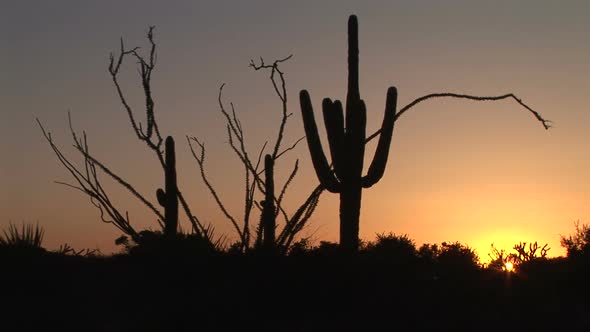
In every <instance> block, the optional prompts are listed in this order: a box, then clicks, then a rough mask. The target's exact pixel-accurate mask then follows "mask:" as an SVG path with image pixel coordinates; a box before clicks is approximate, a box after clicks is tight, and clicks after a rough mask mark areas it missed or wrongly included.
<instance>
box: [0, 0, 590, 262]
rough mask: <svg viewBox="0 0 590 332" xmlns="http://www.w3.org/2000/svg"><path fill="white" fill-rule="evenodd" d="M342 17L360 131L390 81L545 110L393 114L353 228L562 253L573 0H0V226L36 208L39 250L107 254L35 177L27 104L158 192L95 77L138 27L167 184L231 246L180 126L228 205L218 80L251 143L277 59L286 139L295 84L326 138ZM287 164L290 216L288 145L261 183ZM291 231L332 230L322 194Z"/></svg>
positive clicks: (583, 67) (130, 67) (574, 155)
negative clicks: (380, 164)
mask: <svg viewBox="0 0 590 332" xmlns="http://www.w3.org/2000/svg"><path fill="white" fill-rule="evenodd" d="M350 14H356V15H357V16H358V18H359V30H360V32H359V39H360V80H361V95H362V97H363V98H364V100H365V102H366V104H367V109H368V124H367V131H368V132H371V133H372V132H374V131H375V130H376V129H377V128H378V126H379V125H380V123H381V120H382V116H383V109H384V103H385V93H386V90H387V88H388V87H389V86H392V85H393V86H396V87H397V88H398V91H399V102H398V105H400V106H403V105H406V104H408V103H409V102H411V101H412V100H414V99H415V98H417V97H420V96H422V95H425V94H429V93H434V92H458V93H468V94H474V95H501V94H505V93H509V92H513V93H515V94H516V95H517V96H518V97H520V98H521V99H522V100H523V101H524V102H525V103H527V104H528V105H529V106H531V107H532V108H533V109H535V110H536V111H538V112H540V113H541V114H542V115H543V116H545V117H546V118H548V119H550V120H552V121H553V122H554V128H552V129H550V130H549V131H546V130H544V129H543V127H542V126H541V124H540V123H539V122H537V121H536V120H535V119H534V117H533V116H532V115H531V114H530V113H528V112H526V110H524V109H522V108H521V107H520V106H519V105H518V104H516V103H515V102H513V101H508V100H506V101H500V102H485V103H475V102H469V101H463V100H435V101H431V102H426V103H423V104H420V106H418V107H416V108H414V109H412V110H411V111H410V112H408V113H407V114H405V115H404V116H403V117H402V118H401V119H400V121H399V122H397V123H396V128H395V131H394V134H393V142H392V146H391V151H390V157H389V162H388V165H387V169H386V172H385V175H384V177H383V179H382V180H381V181H380V182H379V183H377V184H376V185H375V186H374V187H372V188H370V189H368V190H365V191H364V193H363V195H364V197H363V206H362V212H361V224H360V228H361V237H362V238H363V239H365V240H372V239H374V237H375V234H376V233H383V232H385V233H389V232H394V233H397V234H403V233H407V234H408V235H409V236H410V237H411V238H413V239H415V240H416V242H417V244H418V245H419V244H421V243H424V242H428V243H440V242H443V241H461V242H462V243H466V244H469V245H470V246H472V247H475V248H476V249H477V251H478V253H479V255H480V257H481V258H482V259H483V260H485V259H486V258H487V253H488V250H489V247H490V244H491V243H492V242H494V243H495V245H496V246H497V247H499V248H505V249H509V248H511V247H512V246H513V245H514V244H515V243H517V242H519V241H527V242H528V241H538V242H540V243H548V244H549V246H550V247H551V248H552V249H551V250H550V251H549V254H550V255H563V254H564V250H563V249H562V248H560V246H559V235H560V234H569V233H571V232H572V231H573V229H574V227H573V223H574V221H576V220H580V221H581V222H586V223H589V222H590V181H589V179H590V130H588V128H589V126H590V112H589V111H588V105H589V103H588V100H589V98H590V43H589V42H588V36H590V21H589V20H588V17H590V2H588V1H574V0H571V1H561V2H558V1H549V0H526V1H524V0H523V1H504V0H498V1H472V0H465V1H455V0H452V1H438V0H436V1H435V0H432V1H409V0H408V1H363V2H361V1H348V0H346V1H344V0H330V1H321V2H320V1H307V0H299V1H276V0H274V1H259V0H256V1H222V0H216V1H131V0H130V1H111V0H108V1H106V0H105V1H84V2H82V1H74V0H72V1H62V0H56V1H25V0H19V1H3V2H2V3H1V4H0V41H1V44H2V46H1V51H0V100H1V101H2V103H1V104H0V114H1V115H2V116H1V118H0V151H1V152H2V157H1V159H0V228H6V227H7V225H8V223H9V222H13V223H17V224H18V223H21V222H28V223H35V222H39V224H40V225H42V226H43V227H44V228H45V232H46V236H45V246H46V247H48V248H56V247H58V246H59V245H60V244H63V243H68V244H70V245H71V246H73V247H75V248H100V249H101V250H102V251H103V252H105V253H110V252H113V251H116V250H118V248H117V247H115V245H114V240H115V238H117V237H118V236H119V235H120V232H119V231H118V230H117V229H116V228H115V227H113V226H112V225H108V224H104V223H102V222H101V221H100V218H99V214H98V211H97V210H96V209H95V208H94V207H93V206H92V205H91V204H90V202H89V200H88V198H87V197H85V196H83V195H82V194H81V193H80V192H77V191H75V190H72V189H70V188H67V187H65V186H62V185H58V184H55V183H54V182H53V181H56V180H57V181H71V180H72V179H71V178H70V176H69V174H68V173H67V172H66V171H65V169H64V168H63V167H62V166H61V164H59V162H58V160H57V158H56V157H55V155H54V154H53V152H52V151H51V149H50V147H49V145H48V144H47V142H45V140H44V139H43V136H42V134H41V131H40V130H39V128H38V126H37V124H36V122H35V118H36V117H38V118H39V119H40V120H41V121H42V122H43V124H44V125H45V126H46V128H47V129H49V130H50V131H51V132H52V134H53V137H54V139H55V141H56V143H57V144H58V145H60V146H61V147H62V148H63V151H64V152H65V153H66V154H67V155H68V156H70V157H72V158H73V159H74V160H77V161H81V160H80V159H79V158H78V156H77V155H76V153H75V151H74V150H73V149H72V147H71V145H72V141H71V137H70V136H69V132H68V128H67V112H68V111H70V112H71V114H72V118H73V121H74V125H75V127H76V128H77V129H78V130H79V131H81V130H86V131H87V133H88V137H89V143H90V147H91V150H92V152H93V153H94V154H95V156H96V157H97V158H99V159H100V160H102V161H104V162H105V164H107V165H109V167H110V168H111V169H113V170H115V171H116V172H117V173H118V174H120V175H121V176H123V177H125V178H126V179H128V180H129V182H131V183H132V184H134V185H135V186H136V187H137V189H138V190H140V191H142V192H143V193H145V195H146V196H147V197H149V198H150V199H152V200H153V201H154V202H155V201H156V199H155V190H156V189H157V188H159V187H161V186H163V175H162V173H161V171H160V169H159V168H158V167H159V166H158V164H157V160H156V159H155V158H154V156H153V155H152V154H151V153H150V152H149V151H148V150H147V149H146V147H145V146H144V144H143V143H141V142H139V141H138V140H137V138H136V137H135V136H134V133H133V132H132V131H131V127H130V125H129V122H128V119H127V117H126V114H125V113H124V110H123V108H122V106H121V104H120V103H119V100H118V98H117V95H116V91H115V88H114V86H113V84H112V81H111V78H110V75H109V73H108V71H107V66H108V55H109V53H110V52H113V51H118V48H119V38H120V37H121V36H122V37H123V38H124V40H125V42H126V45H128V46H130V47H131V46H142V47H143V49H142V50H143V51H145V50H146V49H147V48H148V46H149V45H148V43H147V40H146V39H145V33H146V32H147V29H148V27H149V26H150V25H154V26H156V29H155V39H156V42H157V44H158V62H157V69H156V70H155V71H154V73H153V78H152V79H153V88H154V99H155V102H156V117H157V119H158V121H159V124H160V129H161V130H162V132H163V134H165V135H168V134H170V135H173V136H174V137H175V138H176V141H177V154H178V159H179V161H178V163H179V164H178V173H179V181H180V183H181V186H182V188H181V189H182V190H183V192H184V193H185V195H186V197H187V198H188V200H189V203H190V204H191V206H192V209H193V212H195V214H196V215H197V216H198V217H199V218H200V219H202V220H204V221H206V222H211V223H212V224H213V225H214V226H215V229H216V234H219V235H221V234H225V235H227V236H228V237H229V238H230V239H233V240H235V239H236V236H235V233H233V230H232V229H231V227H230V224H229V222H228V221H227V220H226V219H225V218H224V217H223V215H222V214H221V212H220V210H219V209H218V208H217V207H216V206H215V204H214V201H213V199H212V198H211V196H210V195H209V194H208V192H207V191H206V189H205V186H204V185H203V183H202V181H201V179H200V177H199V176H198V168H197V166H196V163H195V162H194V160H193V159H192V156H191V155H190V151H189V149H188V146H187V144H186V140H185V139H184V137H185V135H191V136H197V137H199V138H200V139H202V140H203V141H205V142H206V146H207V151H208V155H207V163H208V164H207V166H208V174H209V176H210V180H211V181H212V182H213V184H214V185H215V186H216V187H217V188H218V191H219V194H220V195H221V196H222V198H223V200H224V201H225V202H226V204H227V205H228V207H229V209H230V210H231V211H232V213H233V214H235V215H236V216H240V215H241V213H242V212H241V211H242V208H243V200H242V195H243V194H242V190H243V174H242V167H241V166H240V164H239V162H238V160H237V158H236V157H235V156H234V155H233V153H232V151H231V150H230V148H229V146H228V145H227V137H226V132H225V125H224V121H223V117H222V115H221V113H220V112H219V108H218V106H217V94H218V91H219V86H220V85H221V84H222V83H226V84H227V85H226V87H225V89H224V96H225V100H226V101H227V102H230V101H232V102H234V104H235V105H236V107H237V111H238V113H239V116H240V117H241V121H242V123H243V125H244V127H245V132H246V135H247V143H248V144H249V147H250V151H251V153H252V154H257V151H258V150H259V149H260V147H261V146H262V144H263V143H264V141H266V140H272V139H273V138H274V135H275V133H276V130H277V129H276V128H277V125H278V122H277V121H278V120H279V118H280V103H279V100H278V99H277V98H276V96H275V95H274V91H273V89H272V85H271V84H270V81H269V79H268V75H267V73H263V72H255V71H253V70H252V69H251V68H249V67H248V64H249V62H250V59H258V58H259V57H261V56H262V57H263V58H264V59H265V60H266V61H267V62H270V61H272V60H274V59H278V58H283V57H285V56H287V55H290V54H293V58H292V59H291V60H289V61H288V62H286V63H284V64H283V65H282V69H283V70H284V72H285V73H286V79H287V89H288V93H289V109H290V112H292V113H293V116H292V117H291V118H290V119H289V123H288V128H287V142H288V143H291V142H293V141H295V140H296V139H297V138H299V137H302V136H303V126H302V122H301V115H300V109H299V103H298V93H299V91H300V90H301V89H307V90H309V91H310V94H311V97H312V101H313V102H314V106H315V110H316V119H317V120H318V125H319V127H320V128H321V130H322V133H321V136H322V138H325V132H324V131H323V128H324V126H323V121H322V120H321V115H320V113H319V110H320V105H321V100H322V98H324V97H331V98H338V99H344V97H345V95H346V46H347V45H346V22H347V18H348V15H350ZM124 66H125V67H124V75H123V77H122V83H123V88H124V89H125V91H128V93H129V100H130V102H131V103H132V104H133V105H134V106H135V108H136V110H137V113H136V115H137V117H138V118H139V119H141V121H142V122H144V121H145V115H144V114H143V113H142V112H141V110H142V99H141V90H140V89H141V86H140V82H139V80H138V75H137V70H136V65H135V64H134V63H133V62H132V61H128V62H126V63H125V64H124ZM325 142H326V141H325V140H324V143H325ZM373 147H374V146H371V148H369V149H368V151H367V155H368V156H369V157H371V158H372V152H373V149H372V148H373ZM324 148H325V149H327V145H326V144H325V145H324ZM297 158H298V159H299V160H300V172H299V174H298V176H297V178H296V180H295V184H294V185H292V187H291V190H290V191H289V193H288V196H287V198H286V201H287V206H288V208H289V209H290V210H291V211H293V209H294V208H295V207H296V206H297V205H298V203H300V202H301V201H302V200H303V199H304V197H305V196H306V194H308V193H309V191H310V190H311V189H312V188H313V187H314V186H315V185H316V184H317V179H316V176H315V172H314V171H313V167H312V165H311V160H310V158H309V156H308V151H307V146H306V145H305V143H304V142H302V144H300V145H299V146H298V147H297V149H295V150H294V151H292V152H291V153H290V154H289V155H288V156H287V157H286V158H284V159H283V158H282V159H281V160H280V161H279V162H278V165H277V168H278V171H277V172H278V174H279V179H278V181H279V183H282V182H283V181H284V180H285V177H286V175H287V173H288V171H290V169H291V168H292V167H293V163H294V162H295V159H297ZM366 164H367V163H366ZM105 182H107V181H106V178H105ZM109 188H110V189H111V190H112V198H113V199H114V200H115V201H116V204H117V205H118V206H119V207H121V209H122V210H128V211H129V214H130V217H131V222H132V224H133V225H134V226H136V228H137V229H144V228H150V227H151V228H153V229H156V228H157V227H158V225H157V222H156V221H155V217H154V216H153V215H152V214H150V212H149V211H148V210H146V209H145V208H143V207H142V206H141V205H140V204H139V203H137V202H136V201H134V199H133V198H132V197H130V196H129V195H128V194H127V193H126V192H124V191H121V190H119V189H118V188H117V187H116V186H109ZM183 227H184V228H188V223H186V221H185V220H183ZM302 234H303V235H306V236H309V235H311V236H312V238H313V239H314V240H315V241H316V242H319V241H320V240H330V241H337V239H338V196H337V195H334V194H330V193H325V194H324V195H323V196H322V198H321V201H320V205H319V207H318V209H317V211H316V213H315V215H314V216H313V217H312V220H311V222H310V223H309V226H308V228H307V229H306V230H304V231H303V233H302Z"/></svg>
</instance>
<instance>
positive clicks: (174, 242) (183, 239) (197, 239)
mask: <svg viewBox="0 0 590 332" xmlns="http://www.w3.org/2000/svg"><path fill="white" fill-rule="evenodd" d="M115 243H116V244H117V245H122V246H123V247H124V250H125V252H127V253H128V254H130V255H140V256H172V255H173V256H197V255H211V254H214V253H217V252H218V250H217V248H216V247H215V245H213V244H212V243H211V242H210V241H208V240H207V239H205V238H204V237H202V236H200V235H199V234H184V233H178V234H175V235H174V236H170V235H165V234H163V233H162V232H161V231H151V230H144V231H141V232H139V237H138V239H137V240H130V239H129V238H127V237H126V236H121V237H119V238H118V239H117V240H115Z"/></svg>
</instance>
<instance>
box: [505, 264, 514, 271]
mask: <svg viewBox="0 0 590 332" xmlns="http://www.w3.org/2000/svg"><path fill="white" fill-rule="evenodd" d="M504 269H505V270H506V271H508V272H512V271H514V265H513V264H512V263H510V262H507V263H506V264H505V265H504Z"/></svg>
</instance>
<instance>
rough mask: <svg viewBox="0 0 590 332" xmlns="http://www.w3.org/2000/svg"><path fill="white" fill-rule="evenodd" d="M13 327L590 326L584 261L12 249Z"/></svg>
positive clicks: (7, 258) (8, 315)
mask: <svg viewBox="0 0 590 332" xmlns="http://www.w3.org/2000/svg"><path fill="white" fill-rule="evenodd" d="M0 259H1V261H0V262H1V263H2V265H1V266H2V269H1V272H0V280H1V281H2V285H3V289H2V293H1V298H2V300H1V301H2V304H3V305H2V307H3V309H2V311H1V316H2V321H3V323H2V326H3V328H2V330H3V331H70V330H71V331H236V330H242V331H250V330H251V331H355V330H356V331H416V330H424V331H432V330H438V331H449V330H466V331H467V330H469V331H505V330H509V331H511V330H521V331H532V330H535V331H564V330H576V331H588V330H590V302H589V299H590V297H589V295H590V292H589V290H590V287H588V282H589V281H590V278H589V276H590V273H588V271H589V269H588V267H587V265H586V264H584V263H583V262H575V263H574V262H570V261H567V260H565V259H555V260H542V261H540V262H538V263H537V264H529V265H528V266H523V267H522V268H521V270H520V271H519V272H518V273H507V272H502V271H491V270H484V269H468V270H465V269H464V268H462V267H459V266H456V267H446V268H444V269H442V268H440V267H439V268H434V267H432V266H428V265H425V264H421V263H417V262H413V263H407V262H406V263H403V264H402V263H394V262H391V261H388V260H383V259H378V260H376V259H371V258H366V257H352V258H351V257H348V258H347V257H340V256H335V255H333V256H315V257H307V256H304V257H282V258H261V257H252V256H250V257H248V256H231V255H223V256H221V255H220V256H214V257H200V258H199V257H196V258H195V257H193V258H187V257H185V258H182V259H181V258H175V259H171V258H166V257H158V258H156V257H137V256H128V255H121V256H114V257H109V258H86V257H74V256H63V255H57V254H54V253H28V254H22V253H19V254H18V255H15V254H13V253H1V252H0Z"/></svg>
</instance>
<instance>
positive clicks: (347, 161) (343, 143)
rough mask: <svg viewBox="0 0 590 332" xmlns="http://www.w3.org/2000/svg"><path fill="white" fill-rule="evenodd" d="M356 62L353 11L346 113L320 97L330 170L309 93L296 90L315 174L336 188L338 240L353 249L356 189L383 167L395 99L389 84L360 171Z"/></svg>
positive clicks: (362, 119) (361, 114)
mask: <svg viewBox="0 0 590 332" xmlns="http://www.w3.org/2000/svg"><path fill="white" fill-rule="evenodd" d="M358 67H359V48H358V22H357V18H356V16H355V15H351V16H350V18H349V20H348V92H347V96H346V115H345V116H344V115H343V110H342V104H341V102H340V101H339V100H335V101H332V100H330V99H329V98H325V99H324V100H323V102H322V109H323V114H324V122H325V125H326V132H327V135H328V142H329V145H330V155H331V157H332V165H333V166H334V170H333V171H332V169H331V167H330V164H329V163H328V161H327V159H326V156H325V154H324V151H323V148H322V145H321V141H320V138H319V134H318V129H317V126H316V123H315V119H314V115H313V107H312V104H311V99H310V97H309V93H308V92H307V91H306V90H302V91H301V93H300V96H299V97H300V103H301V113H302V117H303V124H304V128H305V134H306V138H307V144H308V147H309V151H310V154H311V158H312V162H313V166H314V168H315V171H316V174H317V176H318V178H319V181H320V183H321V184H322V185H323V186H324V187H325V188H326V189H327V190H328V191H330V192H332V193H339V194H340V245H341V247H342V248H343V249H344V250H345V251H348V252H356V251H357V250H358V244H359V234H358V233H359V217H360V208H361V198H362V189H363V188H369V187H371V186H372V185H374V184H375V183H377V182H378V181H379V180H380V179H381V177H382V176H383V173H384V171H385V165H386V164H387V157H388V154H389V145H390V143H391V136H392V134H393V124H394V121H395V113H396V103H397V90H396V88H395V87H390V88H389V89H388V90H387V99H386V102H385V104H386V105H385V115H384V117H383V123H382V125H381V135H380V137H379V143H378V144H377V149H376V151H375V156H374V158H373V161H372V162H371V165H370V167H369V170H368V172H367V175H365V176H363V175H362V171H363V161H364V157H365V140H366V122H367V114H366V107H365V103H364V101H363V100H362V99H361V97H360V91H359V73H358Z"/></svg>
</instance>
